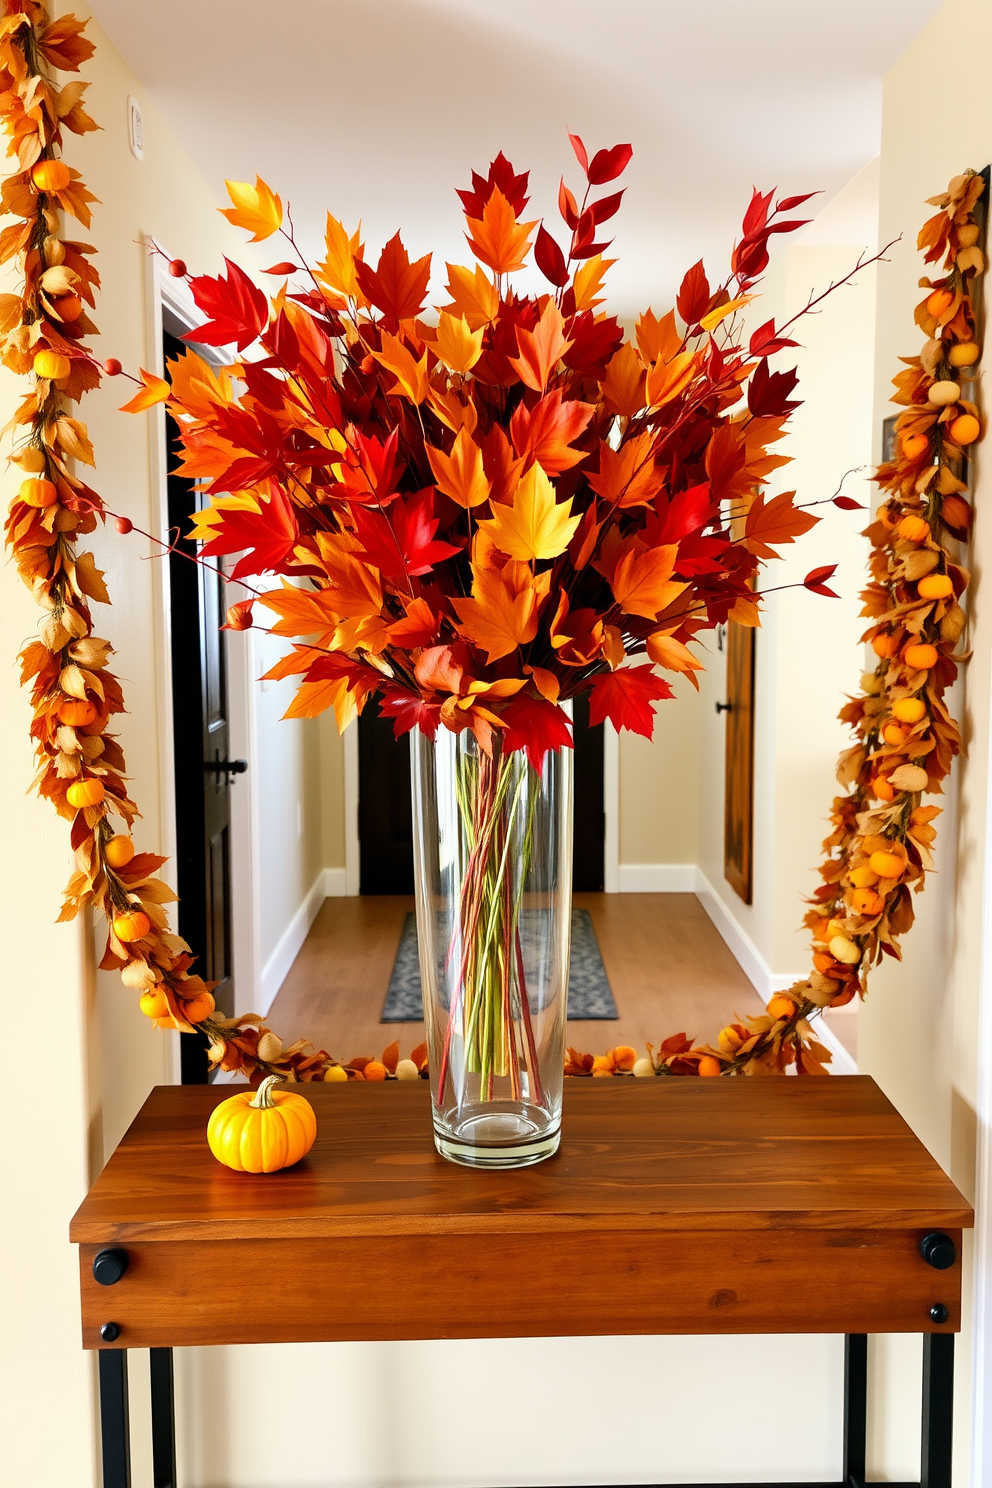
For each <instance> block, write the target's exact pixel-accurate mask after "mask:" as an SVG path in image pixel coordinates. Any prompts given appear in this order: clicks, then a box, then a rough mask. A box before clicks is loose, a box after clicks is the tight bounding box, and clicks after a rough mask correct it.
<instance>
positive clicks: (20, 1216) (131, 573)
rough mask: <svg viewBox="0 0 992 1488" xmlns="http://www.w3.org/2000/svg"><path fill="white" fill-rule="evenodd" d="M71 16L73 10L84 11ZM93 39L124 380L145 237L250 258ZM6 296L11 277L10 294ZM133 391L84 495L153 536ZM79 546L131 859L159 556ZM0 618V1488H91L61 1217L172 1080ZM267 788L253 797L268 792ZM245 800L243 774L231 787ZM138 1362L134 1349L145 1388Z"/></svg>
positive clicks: (104, 436) (113, 393)
mask: <svg viewBox="0 0 992 1488" xmlns="http://www.w3.org/2000/svg"><path fill="white" fill-rule="evenodd" d="M67 8H69V7H67ZM71 8H72V9H74V10H75V11H76V12H77V13H84V12H85V6H83V5H80V4H73V6H72V7H71ZM90 34H91V35H92V37H93V39H94V40H95V42H96V45H97V52H96V56H95V58H94V59H93V61H92V62H91V63H89V64H88V65H87V68H86V77H87V78H88V79H89V80H90V81H91V88H90V91H89V94H88V99H89V103H88V107H89V108H90V109H91V111H92V113H93V114H94V116H95V117H96V118H97V119H98V120H99V121H100V122H101V123H102V125H103V129H102V131H101V132H100V133H98V134H91V135H88V136H86V137H85V138H84V139H82V140H77V139H76V138H75V137H70V151H71V153H70V160H71V163H72V164H73V165H74V166H76V167H78V168H79V169H80V170H81V171H82V173H83V176H84V179H85V180H86V181H87V183H88V184H89V186H90V187H91V188H92V189H93V190H94V191H95V193H96V195H97V196H98V197H99V198H100V200H101V205H99V206H98V207H97V208H96V214H95V220H94V225H93V228H92V230H83V229H78V235H79V236H80V237H82V238H83V239H84V240H85V241H88V242H92V243H94V244H95V245H96V247H97V249H98V254H99V257H98V263H99V268H100V271H101V274H102V276H103V280H104V285H105V287H106V290H105V293H104V294H103V296H102V298H101V300H100V303H99V307H98V310H97V313H96V316H95V319H96V321H97V324H98V325H99V326H100V327H101V330H102V332H103V334H102V336H101V338H100V341H99V343H98V344H97V346H96V347H95V351H96V354H97V355H98V356H99V357H101V358H103V357H105V356H109V355H114V356H118V357H119V358H120V359H121V361H122V362H123V363H124V365H125V366H126V367H130V368H133V367H136V366H137V365H139V364H140V365H142V366H146V367H150V366H153V365H155V360H156V356H157V348H156V347H155V345H154V336H153V333H152V330H151V324H152V323H151V319H150V317H149V314H148V307H149V292H148V283H149V281H148V272H149V270H148V263H147V260H146V253H145V250H144V249H143V248H142V247H141V246H140V239H141V238H142V237H143V235H145V234H151V235H153V236H154V237H155V238H156V239H158V240H159V241H160V242H162V243H163V244H164V245H165V246H166V247H167V248H168V249H169V251H170V252H174V253H180V252H181V253H182V254H184V255H185V256H186V257H187V258H188V259H189V261H190V263H191V265H202V266H203V267H204V268H205V269H213V268H214V266H216V265H219V263H220V259H221V255H222V254H223V253H225V252H226V253H228V254H229V255H230V256H231V257H233V258H237V259H239V260H240V261H241V262H243V263H247V264H248V265H249V266H250V263H251V259H250V250H249V251H248V252H246V249H245V247H244V243H243V234H240V233H236V232H235V231H234V230H233V229H230V228H228V226H227V224H226V223H225V222H224V221H223V219H221V218H220V217H219V216H218V215H217V212H216V206H217V202H216V200H215V198H214V195H213V193H212V192H211V191H210V190H209V189H208V187H207V186H206V184H205V182H204V181H203V180H202V179H201V178H200V177H199V176H198V174H197V171H196V169H195V167H194V166H193V164H192V163H191V161H190V160H189V159H188V157H187V156H186V155H185V154H184V153H183V152H182V151H181V150H180V149H179V148H178V146H177V145H176V143H175V140H174V139H173V137H172V135H171V133H170V132H169V130H168V129H167V127H166V126H165V125H164V123H163V121H162V119H161V117H160V115H159V114H158V111H157V109H156V108H155V107H154V106H153V104H152V103H151V101H150V99H149V98H148V97H147V95H146V94H145V92H144V89H143V88H142V87H141V86H140V84H139V83H138V82H137V80H136V79H135V78H134V76H133V75H132V73H131V72H130V70H129V69H128V67H127V66H126V64H125V63H124V61H123V59H122V58H121V57H120V55H119V54H118V53H117V52H116V50H115V48H114V47H113V45H112V44H111V43H110V42H109V40H108V39H107V38H106V37H105V36H104V35H103V33H102V32H101V30H100V28H99V26H97V25H96V23H95V22H93V23H91V28H90ZM129 94H133V95H134V96H135V97H136V98H137V99H138V101H139V103H140V105H141V108H142V113H143V118H144V146H145V156H144V160H143V161H137V160H135V159H134V158H133V156H132V155H131V154H130V152H129V150H128V145H127V135H126V108H127V98H128V95H129ZM8 287H9V288H11V289H12V288H13V287H14V285H13V283H12V282H10V283H9V284H8V283H5V284H4V289H7V288H8ZM127 396H128V391H127V385H126V384H125V383H124V382H123V381H116V382H115V381H110V380H108V381H107V382H105V384H104V387H103V388H102V389H101V390H100V391H99V392H97V393H95V394H91V395H89V396H88V397H87V399H86V400H85V401H84V404H83V407H82V409H81V413H82V416H83V417H84V418H85V419H86V421H87V422H88V424H89V427H90V432H91V434H92V437H93V442H94V445H95V447H96V450H97V456H98V461H99V472H98V474H97V476H96V477H94V484H95V485H96V487H97V488H98V489H99V490H100V492H101V493H102V495H103V496H104V498H105V499H106V501H107V502H108V504H109V505H110V507H111V508H112V509H114V510H116V511H121V512H124V513H126V514H127V515H128V516H130V517H131V518H132V520H133V521H134V522H135V524H136V526H139V527H143V528H145V529H146V530H149V531H152V530H155V523H156V516H155V502H154V497H155V492H156V485H155V480H156V476H157V461H158V448H159V447H158V445H157V443H156V438H155V423H154V420H155V419H156V418H157V417H160V416H161V415H160V414H153V415H151V416H150V417H149V416H142V417H138V418H129V417H127V416H126V415H123V414H119V413H118V412H117V411H116V410H117V408H118V405H119V404H120V403H121V402H123V401H124V399H125V398H126V397H127ZM17 397H18V390H17V388H16V387H15V385H14V381H13V379H12V378H10V377H9V376H8V375H7V374H5V373H4V374H2V379H0V404H2V414H3V417H2V420H0V422H4V423H5V422H6V420H7V418H8V417H9V416H10V413H11V412H12V411H13V408H14V405H15V402H16V399H17ZM3 483H4V487H5V490H6V493H7V494H6V496H5V497H4V500H5V501H6V500H7V499H8V498H9V495H10V494H12V492H13V489H14V486H13V482H12V478H11V476H10V474H9V473H4V475H3ZM89 545H90V546H92V548H93V549H94V551H95V552H96V555H97V562H98V565H99V566H100V567H101V568H103V569H105V571H106V574H107V582H108V585H109V589H110V593H111V595H112V597H113V607H112V608H111V609H110V610H106V611H101V610H100V608H99V607H97V608H98V613H97V626H98V630H99V631H100V632H102V633H104V634H107V635H108V636H109V637H110V638H111V639H112V641H113V643H114V645H115V647H116V648H117V654H116V657H115V663H114V666H115V670H116V671H117V672H118V674H119V675H120V677H121V678H122V680H123V683H124V687H125V695H126V698H127V702H128V707H129V712H128V714H126V715H125V716H124V717H123V718H122V720H121V722H120V734H121V738H122V742H123V744H124V748H125V751H126V754H127V758H128V761H129V764H130V768H131V775H132V780H133V793H134V796H135V798H136V799H137V801H138V803H139V805H140V807H141V810H142V812H143V816H142V819H141V821H140V822H139V823H138V825H137V828H136V831H135V837H136V839H137V842H138V844H139V847H141V848H143V849H148V850H157V849H159V848H160V847H161V846H162V845H163V844H166V845H168V843H169V840H170V837H171V833H172V824H171V800H170V799H169V797H168V793H167V791H166V790H165V788H164V786H165V781H166V779H167V765H168V750H169V742H168V738H169V730H168V721H169V701H168V694H167V692H166V689H165V688H164V686H163V675H162V668H161V665H160V661H161V657H162V655H164V650H165V645H164V636H163V630H162V614H163V606H162V596H161V587H160V585H161V578H162V569H161V567H160V564H161V560H160V559H153V560H152V561H151V562H148V561H145V559H146V556H147V552H148V545H147V543H146V542H145V541H144V540H143V539H141V538H139V537H137V536H135V535H132V536H131V537H129V538H126V539H125V538H121V537H118V536H117V535H116V533H113V531H112V530H111V532H109V533H106V532H105V533H99V534H97V535H96V536H95V538H94V539H93V540H92V542H91V544H89ZM0 614H2V626H3V629H2V633H3V636H4V638H5V651H6V662H5V665H4V667H3V670H2V678H3V681H2V684H0V685H2V687H3V689H4V693H5V697H4V707H3V718H4V728H3V730H2V732H0V791H2V793H3V803H2V807H0V815H2V820H3V823H4V848H5V851H4V853H3V855H2V860H0V934H2V939H3V943H4V945H5V947H6V950H5V961H6V968H7V971H6V975H5V978H4V988H5V991H4V994H3V996H4V1015H3V1025H4V1029H5V1036H6V1037H7V1038H8V1039H9V1040H10V1043H9V1046H8V1047H9V1058H8V1060H7V1076H6V1079H7V1088H8V1092H9V1098H10V1099H11V1100H12V1101H13V1102H16V1104H17V1105H18V1107H19V1108H21V1109H24V1108H25V1107H27V1106H30V1108H31V1109H32V1111H33V1115H32V1120H31V1132H30V1140H29V1141H25V1142H24V1143H21V1142H18V1143H11V1142H8V1143H5V1144H4V1153H3V1163H4V1174H3V1184H4V1187H3V1194H4V1211H5V1224H4V1225H3V1227H2V1230H0V1233H2V1243H3V1246H4V1251H5V1256H4V1263H3V1266H2V1281H0V1285H2V1286H3V1293H4V1295H3V1299H2V1305H0V1312H2V1316H3V1320H4V1327H3V1338H4V1349H5V1352H4V1357H3V1363H2V1381H0V1412H2V1418H0V1481H2V1482H3V1483H4V1485H5V1488H8V1485H9V1488H48V1485H52V1488H54V1485H56V1484H58V1485H60V1488H61V1485H63V1484H67V1483H71V1484H73V1488H76V1485H79V1488H85V1485H87V1484H90V1483H94V1482H95V1481H96V1477H95V1473H96V1465H95V1457H94V1451H95V1448H94V1434H93V1394H92V1389H93V1378H94V1371H93V1368H92V1359H91V1358H90V1357H89V1356H85V1355H83V1353H82V1352H81V1350H80V1349H79V1327H78V1301H77V1296H78V1279H77V1277H78V1272H77V1263H76V1256H75V1253H74V1250H73V1249H72V1248H71V1247H70V1246H69V1244H68V1238H67V1231H68V1223H69V1219H70V1217H71V1215H72V1212H73V1210H74V1209H75V1207H76V1205H77V1203H78V1202H79V1200H80V1199H81V1198H82V1196H83V1194H84V1193H85V1191H86V1188H87V1186H88V1183H89V1181H90V1180H91V1178H92V1177H93V1176H94V1175H95V1173H96V1172H97V1171H98V1170H99V1168H100V1166H101V1165H102V1163H103V1160H104V1155H105V1153H107V1152H109V1151H110V1150H112V1148H113V1146H114V1145H115V1144H116V1142H117V1141H118V1140H119V1138H120V1136H121V1135H122V1133H123V1131H124V1129H125V1128H126V1126H127V1124H128V1123H129V1121H130V1120H131V1118H132V1116H133V1114H134V1112H135V1111H136V1110H137V1108H138V1107H139V1105H140V1104H141V1102H142V1100H143V1099H144V1097H145V1095H146V1094H147V1092H148V1090H149V1088H150V1087H151V1086H152V1085H153V1084H155V1083H156V1082H162V1081H165V1080H168V1079H169V1078H171V1073H172V1068H173V1064H172V1059H173V1053H174V1051H173V1049H172V1040H171V1038H170V1036H168V1035H164V1034H161V1033H158V1032H156V1031H155V1030H154V1029H152V1027H151V1026H150V1024H149V1023H148V1021H147V1019H145V1018H144V1017H143V1016H142V1015H141V1014H140V1012H139V1011H138V1008H137V1000H136V998H135V996H134V994H133V993H129V992H127V991H126V990H124V989H122V987H121V985H120V981H119V978H117V977H114V976H110V975H103V974H98V973H96V972H95V971H94V966H95V959H94V955H93V945H92V940H91V938H90V937H89V935H88V933H87V927H86V925H85V924H84V923H83V922H80V923H79V924H75V925H59V926H56V925H54V924H53V921H54V919H55V916H56V914H57V913H58V908H59V905H60V901H61V891H62V888H63V886H64V882H65V880H66V879H67V877H68V875H69V872H70V869H71V856H70V851H69V843H68V833H67V830H66V824H65V823H64V822H63V821H61V820H59V819H57V818H56V817H55V816H54V815H53V813H52V811H51V809H50V808H49V807H48V806H47V805H46V804H45V803H43V802H41V801H39V800H38V799H37V798H36V797H34V796H27V795H26V794H25V792H26V790H27V788H28V786H29V784H30V781H31V779H32V776H33V773H34V767H33V762H32V756H31V750H30V748H29V745H28V734H27V731H28V724H29V710H28V701H27V695H26V694H25V693H22V692H21V691H20V689H19V687H18V683H17V673H16V667H15V664H14V652H15V650H16V649H17V648H18V647H19V646H20V645H21V644H22V642H23V641H25V640H27V639H28V638H30V637H31V635H32V634H33V632H34V631H35V630H36V628H37V624H38V611H37V610H36V608H35V606H34V604H33V601H32V600H31V598H30V596H29V595H28V593H27V591H26V590H24V589H23V587H22V586H21V584H20V582H19V580H18V579H17V577H16V574H15V573H14V571H13V569H12V567H11V565H10V564H9V563H6V564H4V565H2V566H0ZM239 640H240V638H239ZM255 686H256V687H257V684H255ZM272 700H273V701H275V698H274V697H273V699H272ZM282 730H283V732H281V733H280V735H279V736H278V738H279V744H278V746H277V749H276V751H270V752H269V754H268V755H267V757H266V758H265V759H264V760H262V761H253V765H254V766H258V767H260V769H261V773H262V775H263V777H264V776H265V774H266V771H267V772H268V775H269V776H270V777H271V778H272V779H282V778H283V777H285V778H286V779H287V780H288V782H289V785H290V786H294V788H295V784H294V781H293V771H292V770H289V771H281V768H280V757H279V753H278V751H279V750H281V753H282V755H283V756H286V757H290V758H291V759H292V758H293V757H295V761H296V766H295V767H296V768H297V771H298V774H299V777H300V778H299V782H298V784H299V792H300V793H301V794H304V793H306V794H309V793H310V792H311V791H312V790H313V789H314V788H315V786H316V785H317V783H318V782H319V768H320V762H319V748H320V740H319V735H318V732H317V726H316V725H307V726H305V727H303V726H299V725H297V726H290V725H283V726H282ZM261 783H262V784H263V787H264V784H265V782H264V779H263V781H262V782H261ZM243 788H244V786H243V784H242V782H240V781H239V783H238V786H237V787H236V789H243ZM262 793H263V795H264V794H265V791H264V789H263V792H262ZM286 820H287V821H288V822H289V823H291V831H292V838H291V841H290V842H288V843H287V844H285V850H282V851H278V850H276V849H274V848H273V846H272V844H271V843H270V848H269V853H268V856H267V858H266V859H264V860H263V861H264V862H265V864H266V866H267V869H268V872H269V873H270V875H271V886H272V887H273V888H275V887H277V886H278V884H279V881H280V878H281V875H282V872H283V869H284V868H285V866H286V865H287V864H288V865H289V869H290V873H289V874H288V875H286V876H287V877H288V878H289V879H290V880H292V874H293V873H297V877H298V878H299V881H300V883H306V884H307V886H308V887H309V884H310V882H312V879H313V877H314V875H315V874H316V873H317V872H318V871H319V869H320V867H321V866H322V861H321V860H322V848H321V836H322V827H321V821H320V812H319V811H318V812H316V813H311V814H310V816H309V818H307V819H306V820H307V821H308V822H309V825H308V826H307V827H306V840H304V842H303V843H302V844H301V845H298V843H297V837H296V816H295V810H294V811H292V812H290V813H287V817H286ZM276 827H278V823H276ZM236 846H237V844H236ZM276 848H277V849H278V840H277V841H276ZM166 850H167V846H166ZM297 865H299V866H298V867H297ZM294 887H298V885H297V884H295V883H294ZM265 898H266V896H264V895H263V900H264V899H265ZM268 898H270V899H271V895H270V896H268ZM297 905H298V901H297V904H294V905H293V906H292V907H293V909H295V908H296V907H297ZM267 923H268V930H267V932H266V933H268V934H269V935H270V936H271V935H273V934H277V933H278V927H277V926H276V925H275V924H274V923H273V922H272V921H271V917H270V921H269V922H267ZM38 1081H41V1082H43V1084H44V1087H45V1092H46V1093H45V1096H44V1099H43V1100H42V1099H39V1098H38V1095H37V1088H38ZM25 1135H27V1133H26V1132H25ZM11 1195H13V1196H14V1197H13V1198H11ZM143 1367H145V1366H144V1362H143V1359H142V1357H140V1356H139V1357H137V1358H136V1360H135V1369H136V1371H137V1373H138V1375H139V1376H140V1372H141V1370H142V1368H143ZM134 1388H135V1410H136V1415H137V1420H136V1426H137V1429H136V1441H137V1443H138V1446H137V1454H136V1482H137V1483H138V1484H139V1485H140V1484H141V1483H142V1482H143V1481H150V1479H149V1478H148V1464H147V1460H146V1459H147V1452H146V1451H145V1450H144V1445H143V1444H144V1443H145V1440H146V1433H145V1432H143V1431H142V1429H141V1426H142V1422H143V1418H144V1415H145V1408H144V1407H145V1400H146V1396H147V1390H146V1389H142V1388H140V1387H139V1385H138V1383H137V1382H136V1383H135V1386H134ZM56 1402H57V1404H56ZM142 1474H144V1477H143V1476H142Z"/></svg>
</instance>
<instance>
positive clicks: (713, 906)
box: [696, 868, 858, 1075]
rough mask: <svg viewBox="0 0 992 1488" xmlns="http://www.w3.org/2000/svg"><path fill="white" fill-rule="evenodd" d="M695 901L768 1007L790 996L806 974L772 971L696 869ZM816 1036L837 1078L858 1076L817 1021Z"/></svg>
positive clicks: (853, 1063) (848, 1058)
mask: <svg viewBox="0 0 992 1488" xmlns="http://www.w3.org/2000/svg"><path fill="white" fill-rule="evenodd" d="M696 898H697V899H698V900H699V902H700V904H701V905H702V906H703V908H704V909H705V911H706V913H707V914H708V915H709V917H710V919H711V920H712V921H713V924H714V925H715V926H716V928H717V930H719V932H720V935H721V937H722V939H723V942H724V944H725V945H726V947H727V949H728V950H729V951H730V953H731V955H732V956H733V958H734V960H735V961H736V962H737V964H738V966H739V967H740V969H741V971H743V973H744V975H745V976H746V977H747V979H748V981H749V982H750V983H751V986H752V987H753V988H754V990H755V991H756V992H757V994H758V996H759V997H760V998H761V1000H762V1002H763V1003H765V1004H766V1005H767V1004H768V1002H769V1001H770V1000H771V998H772V997H774V995H775V993H776V992H787V991H788V989H789V988H790V987H791V986H792V985H793V983H794V982H798V981H800V980H801V978H802V977H803V976H804V975H805V973H803V972H799V971H797V972H791V973H788V972H786V973H781V972H774V971H772V969H771V967H770V966H769V965H768V962H767V961H766V960H765V958H764V956H762V954H761V952H760V951H759V950H758V948H757V946H756V945H755V944H754V941H753V940H752V939H751V937H750V936H749V935H747V934H746V932H745V931H744V930H742V929H741V927H740V925H739V924H738V923H737V921H736V920H735V919H734V917H733V915H732V914H731V913H730V910H729V909H728V908H727V906H726V904H724V902H723V900H722V899H721V898H720V895H719V894H718V893H717V892H716V890H715V889H714V887H713V885H712V884H711V883H710V881H709V879H708V878H707V877H706V875H705V874H704V873H703V872H702V870H701V869H699V868H697V869H696ZM814 1032H815V1034H816V1038H817V1039H818V1041H819V1042H820V1043H821V1044H823V1045H824V1047H825V1048H827V1049H829V1050H830V1053H831V1054H832V1055H833V1060H832V1064H831V1070H832V1072H833V1073H834V1074H835V1075H856V1074H857V1073H858V1066H857V1063H856V1061H855V1060H854V1059H852V1058H851V1055H850V1054H849V1053H848V1051H847V1050H846V1049H845V1048H844V1045H843V1044H842V1043H841V1041H840V1039H839V1038H838V1037H837V1035H836V1034H835V1033H834V1031H833V1029H832V1028H829V1027H828V1026H827V1024H826V1023H824V1021H823V1019H822V1018H817V1019H816V1020H815V1023H814Z"/></svg>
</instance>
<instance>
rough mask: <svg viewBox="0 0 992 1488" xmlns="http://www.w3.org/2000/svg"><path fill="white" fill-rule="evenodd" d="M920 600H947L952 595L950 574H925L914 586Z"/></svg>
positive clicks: (952, 586)
mask: <svg viewBox="0 0 992 1488" xmlns="http://www.w3.org/2000/svg"><path fill="white" fill-rule="evenodd" d="M916 592H917V593H918V594H919V596H920V598H921V599H947V598H949V596H950V595H952V594H953V593H954V585H953V583H952V582H951V576H950V574H927V576H926V578H925V579H921V580H920V582H919V583H918V584H917V586H916Z"/></svg>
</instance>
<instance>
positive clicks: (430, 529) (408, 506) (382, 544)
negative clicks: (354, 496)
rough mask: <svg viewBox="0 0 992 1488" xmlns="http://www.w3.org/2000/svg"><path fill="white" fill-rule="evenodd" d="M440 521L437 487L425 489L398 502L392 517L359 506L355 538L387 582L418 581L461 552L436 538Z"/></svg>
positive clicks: (392, 509) (392, 507)
mask: <svg viewBox="0 0 992 1488" xmlns="http://www.w3.org/2000/svg"><path fill="white" fill-rule="evenodd" d="M439 521H440V518H438V517H436V516H435V515H434V487H433V486H425V487H424V489H423V490H422V491H415V492H414V493H413V495H411V496H405V497H401V498H399V499H398V500H397V501H395V502H394V503H393V504H392V506H391V507H390V509H389V512H388V515H387V513H385V512H380V511H374V510H370V509H369V508H368V507H359V508H358V509H357V510H356V512H355V535H356V537H357V538H358V540H359V542H360V543H361V545H362V549H363V551H364V553H365V556H366V557H367V558H368V560H369V562H370V563H374V564H375V566H376V568H377V569H378V570H379V572H380V573H381V574H384V575H385V577H386V578H387V579H401V578H403V577H404V576H405V577H407V578H412V579H416V578H420V577H421V575H423V574H426V573H430V571H431V569H432V568H433V567H434V565H435V563H443V562H444V560H445V559H446V558H452V557H454V555H455V554H456V553H457V552H459V551H460V549H458V548H456V547H454V546H453V545H452V544H451V543H446V542H439V541H438V540H437V539H436V538H435V536H434V534H435V533H436V532H437V529H438V522H439Z"/></svg>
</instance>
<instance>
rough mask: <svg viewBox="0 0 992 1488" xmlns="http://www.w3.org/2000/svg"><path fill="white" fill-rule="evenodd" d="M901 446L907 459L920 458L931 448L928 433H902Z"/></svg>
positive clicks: (900, 437)
mask: <svg viewBox="0 0 992 1488" xmlns="http://www.w3.org/2000/svg"><path fill="white" fill-rule="evenodd" d="M899 447H900V449H901V450H902V452H903V454H904V455H905V456H906V459H907V460H918V459H919V458H920V456H921V455H925V454H926V452H927V450H928V449H929V448H930V436H929V435H928V434H900V436H899Z"/></svg>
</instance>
